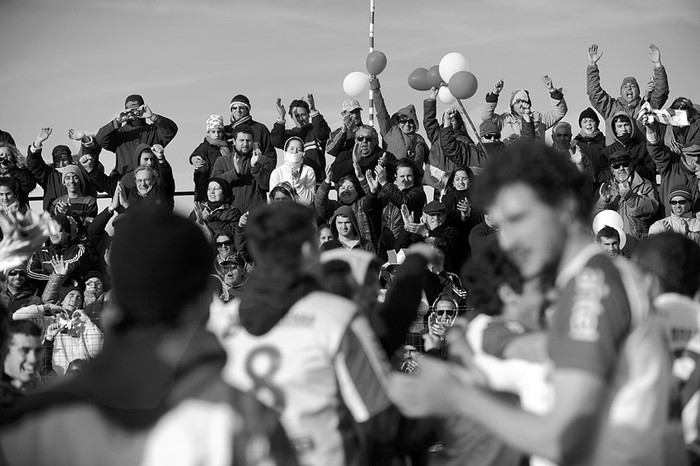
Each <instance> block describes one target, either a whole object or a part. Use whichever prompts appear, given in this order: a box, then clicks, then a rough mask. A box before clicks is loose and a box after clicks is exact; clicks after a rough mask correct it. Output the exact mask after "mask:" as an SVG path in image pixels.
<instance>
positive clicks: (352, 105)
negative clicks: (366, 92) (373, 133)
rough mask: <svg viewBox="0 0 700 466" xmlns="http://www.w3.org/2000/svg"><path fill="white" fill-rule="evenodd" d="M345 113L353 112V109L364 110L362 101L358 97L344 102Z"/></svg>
mask: <svg viewBox="0 0 700 466" xmlns="http://www.w3.org/2000/svg"><path fill="white" fill-rule="evenodd" d="M342 109H343V113H346V112H352V111H353V110H357V109H360V110H362V107H361V106H360V102H358V101H357V99H348V100H346V101H344V102H343V107H342Z"/></svg>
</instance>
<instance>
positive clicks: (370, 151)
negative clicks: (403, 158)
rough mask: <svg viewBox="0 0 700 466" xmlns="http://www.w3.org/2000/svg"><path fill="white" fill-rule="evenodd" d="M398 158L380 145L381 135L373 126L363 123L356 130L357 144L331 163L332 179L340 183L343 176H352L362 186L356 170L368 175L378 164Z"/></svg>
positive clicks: (385, 163)
mask: <svg viewBox="0 0 700 466" xmlns="http://www.w3.org/2000/svg"><path fill="white" fill-rule="evenodd" d="M395 160H396V157H394V155H393V154H392V153H391V152H387V151H384V150H382V148H381V147H380V146H379V135H378V134H377V130H376V129H374V128H373V127H372V126H368V125H362V126H359V127H358V128H357V129H356V130H355V144H354V145H353V147H352V149H351V150H347V151H345V152H341V153H340V154H338V156H337V157H336V158H335V160H334V161H333V163H332V164H331V174H332V176H331V181H332V182H333V183H338V181H340V179H341V178H343V177H345V176H348V175H349V176H351V177H353V179H354V180H355V181H356V184H357V186H360V180H359V179H358V176H357V173H356V172H358V171H359V172H361V173H362V174H364V175H366V174H367V171H372V172H374V169H375V168H376V167H377V165H381V166H383V167H386V166H387V165H388V164H389V163H392V162H393V161H395Z"/></svg>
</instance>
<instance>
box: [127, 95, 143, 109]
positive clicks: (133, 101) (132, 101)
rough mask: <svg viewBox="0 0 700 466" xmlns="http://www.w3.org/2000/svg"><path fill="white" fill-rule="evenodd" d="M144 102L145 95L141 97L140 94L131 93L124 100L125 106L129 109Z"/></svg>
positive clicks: (137, 106)
mask: <svg viewBox="0 0 700 466" xmlns="http://www.w3.org/2000/svg"><path fill="white" fill-rule="evenodd" d="M143 104H144V101H143V97H141V96H140V95H138V94H131V95H130V96H129V97H127V98H126V100H125V101H124V108H128V109H132V108H139V107H140V106H141V105H143Z"/></svg>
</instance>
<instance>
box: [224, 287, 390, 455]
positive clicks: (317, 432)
mask: <svg viewBox="0 0 700 466" xmlns="http://www.w3.org/2000/svg"><path fill="white" fill-rule="evenodd" d="M239 305H240V301H239V300H234V301H232V302H231V303H230V304H229V305H227V306H225V308H224V309H225V310H221V309H219V310H218V311H217V310H215V309H212V321H211V322H216V321H218V322H228V323H227V324H225V325H224V327H223V328H222V327H221V326H219V329H218V331H217V329H214V331H215V332H216V333H218V334H220V335H221V336H222V343H223V346H224V348H225V349H226V352H227V353H228V363H227V365H226V367H225V369H224V379H225V380H226V381H227V382H229V383H231V384H232V385H234V386H235V387H237V388H239V389H241V390H245V391H252V392H254V393H255V394H256V396H257V397H258V399H260V400H261V401H262V402H263V403H265V404H267V405H268V406H271V407H274V408H276V409H278V410H279V411H280V413H281V414H282V418H281V421H282V425H283V426H284V428H285V430H286V432H287V435H288V436H289V438H290V440H291V441H292V443H293V444H294V445H295V447H296V449H297V452H298V454H299V462H300V464H303V465H314V466H316V465H317V466H321V465H323V466H329V465H346V464H347V465H353V464H357V463H358V460H359V459H360V455H361V454H362V451H361V448H360V445H361V444H360V443H359V439H358V437H357V429H356V426H355V423H361V422H365V421H367V420H368V419H370V418H371V417H372V416H374V415H375V414H377V413H379V412H381V411H383V410H384V409H386V408H387V407H388V406H389V404H390V402H389V400H388V398H387V396H386V392H385V386H386V385H385V374H386V372H387V371H388V365H387V364H386V361H385V360H384V358H383V355H382V353H381V350H380V349H379V345H378V344H377V342H376V337H375V335H374V332H373V331H372V329H371V328H370V326H369V323H368V321H367V319H366V318H365V317H364V316H362V315H360V314H358V312H357V306H356V305H355V304H354V303H353V302H351V301H349V300H346V299H344V298H341V297H338V296H335V295H331V294H328V293H322V292H314V293H311V294H309V295H307V296H305V297H304V298H302V299H301V300H299V301H298V302H297V303H296V304H295V305H294V306H292V308H291V309H290V310H289V312H288V313H287V315H286V316H285V317H284V318H283V319H282V320H280V321H279V322H278V323H277V324H276V325H275V326H274V327H273V328H272V329H271V330H270V331H269V332H268V333H266V334H265V335H262V336H259V337H256V336H253V335H250V334H249V333H248V332H247V331H245V329H244V328H243V327H242V326H241V325H240V320H239V316H238V311H239ZM217 313H218V314H219V315H217ZM221 313H223V314H224V315H223V316H222V315H220V314H221Z"/></svg>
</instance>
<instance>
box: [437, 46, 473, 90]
mask: <svg viewBox="0 0 700 466" xmlns="http://www.w3.org/2000/svg"><path fill="white" fill-rule="evenodd" d="M458 71H469V61H468V60H467V58H466V57H465V56H464V55H462V54H461V53H457V52H451V53H448V54H447V55H445V56H444V57H442V60H440V76H442V80H443V81H445V82H446V83H449V82H450V79H451V78H452V76H453V75H454V74H455V73H456V72H458Z"/></svg>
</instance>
